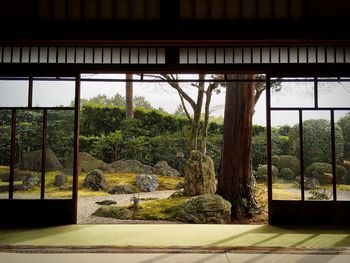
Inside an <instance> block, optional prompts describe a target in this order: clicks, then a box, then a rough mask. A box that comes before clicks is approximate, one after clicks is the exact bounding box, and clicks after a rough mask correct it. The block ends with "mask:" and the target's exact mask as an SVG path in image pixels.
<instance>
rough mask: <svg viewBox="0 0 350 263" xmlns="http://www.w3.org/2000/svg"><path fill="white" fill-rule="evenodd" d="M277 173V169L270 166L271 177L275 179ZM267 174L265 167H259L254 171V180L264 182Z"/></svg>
mask: <svg viewBox="0 0 350 263" xmlns="http://www.w3.org/2000/svg"><path fill="white" fill-rule="evenodd" d="M278 173H279V172H278V168H277V167H276V166H273V165H272V177H273V178H276V177H277V176H278ZM267 174H268V169H267V165H260V166H259V167H258V169H257V171H256V179H260V180H264V179H266V178H267Z"/></svg>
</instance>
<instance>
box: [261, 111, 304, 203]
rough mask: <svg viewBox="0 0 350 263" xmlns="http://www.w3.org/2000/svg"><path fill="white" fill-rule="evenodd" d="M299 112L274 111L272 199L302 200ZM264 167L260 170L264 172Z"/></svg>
mask: <svg viewBox="0 0 350 263" xmlns="http://www.w3.org/2000/svg"><path fill="white" fill-rule="evenodd" d="M298 123H299V112H298V111H272V112H271V125H272V134H271V138H272V142H271V146H272V198H273V199H274V200H301V186H300V185H301V180H300V158H299V153H298V149H299V148H300V147H297V149H294V148H295V146H297V145H299V144H300V140H299V128H298ZM262 169H263V167H261V168H260V170H262Z"/></svg>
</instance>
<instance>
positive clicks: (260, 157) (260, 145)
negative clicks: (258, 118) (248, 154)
mask: <svg viewBox="0 0 350 263" xmlns="http://www.w3.org/2000/svg"><path fill="white" fill-rule="evenodd" d="M252 161H253V169H254V170H256V169H257V168H258V167H259V165H260V164H264V163H266V137H265V136H262V135H257V136H254V137H253V138H252Z"/></svg>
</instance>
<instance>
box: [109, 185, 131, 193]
mask: <svg viewBox="0 0 350 263" xmlns="http://www.w3.org/2000/svg"><path fill="white" fill-rule="evenodd" d="M108 193H110V194H112V195H113V194H133V193H134V190H133V189H132V188H131V186H130V185H127V184H122V185H116V186H114V187H112V188H111V189H109V191H108Z"/></svg>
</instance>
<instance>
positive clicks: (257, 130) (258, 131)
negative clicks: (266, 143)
mask: <svg viewBox="0 0 350 263" xmlns="http://www.w3.org/2000/svg"><path fill="white" fill-rule="evenodd" d="M265 134H266V128H265V127H264V126H261V125H253V131H252V136H253V137H255V136H265Z"/></svg>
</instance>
